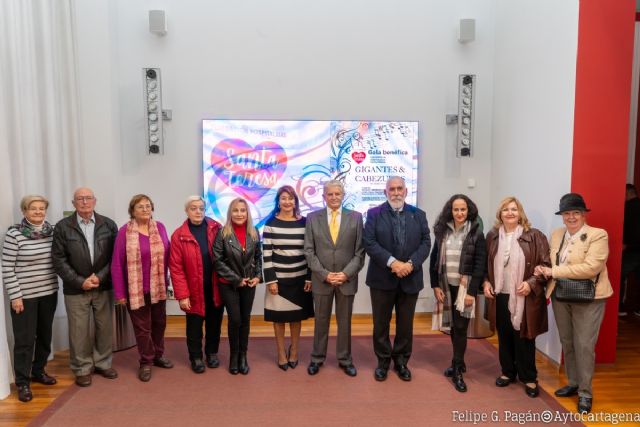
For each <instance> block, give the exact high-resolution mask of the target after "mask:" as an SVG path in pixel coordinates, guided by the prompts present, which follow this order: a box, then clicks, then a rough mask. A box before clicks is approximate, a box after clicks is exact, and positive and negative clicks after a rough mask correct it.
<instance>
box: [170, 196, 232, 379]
mask: <svg viewBox="0 0 640 427" xmlns="http://www.w3.org/2000/svg"><path fill="white" fill-rule="evenodd" d="M184 207H185V212H186V213H187V220H186V221H185V222H184V223H183V224H182V225H181V226H180V227H178V229H177V230H176V231H174V232H173V235H172V236H171V255H170V259H169V269H170V271H171V281H172V283H173V290H174V293H175V297H176V299H177V300H178V302H179V304H180V309H182V310H183V311H184V312H185V313H186V326H187V328H186V329H187V331H186V334H187V349H188V351H189V360H190V361H191V369H192V370H193V372H195V373H197V374H201V373H203V372H204V371H205V366H204V362H203V360H202V324H203V323H204V327H205V345H204V354H205V355H206V363H207V366H208V367H209V368H217V367H218V366H220V361H219V360H218V346H219V344H220V326H221V324H222V315H223V313H224V306H223V305H222V300H221V298H220V294H219V292H218V289H217V283H216V282H217V278H216V274H215V271H214V268H213V251H212V250H211V249H212V246H213V242H214V240H215V238H216V235H217V234H218V230H219V229H220V227H221V225H220V223H218V222H216V221H214V220H212V219H211V218H207V217H205V214H204V212H205V204H204V199H202V197H200V196H189V197H188V198H187V200H186V202H185V204H184Z"/></svg>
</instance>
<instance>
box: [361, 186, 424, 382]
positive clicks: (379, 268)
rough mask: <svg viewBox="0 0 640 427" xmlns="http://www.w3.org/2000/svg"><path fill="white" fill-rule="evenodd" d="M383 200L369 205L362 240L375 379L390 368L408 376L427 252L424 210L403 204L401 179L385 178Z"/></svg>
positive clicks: (404, 377)
mask: <svg viewBox="0 0 640 427" xmlns="http://www.w3.org/2000/svg"><path fill="white" fill-rule="evenodd" d="M384 194H385V196H386V197H387V201H386V202H384V203H383V204H381V205H380V206H376V207H374V208H371V209H369V211H368V212H367V219H366V223H365V227H364V235H363V243H364V247H365V251H366V253H367V254H369V257H370V258H371V259H370V260H369V268H368V270H367V279H366V283H367V286H369V288H370V291H371V306H372V314H373V349H374V351H375V354H376V357H377V358H378V367H377V368H376V370H375V373H374V378H375V379H376V380H377V381H384V380H385V379H387V371H388V370H389V365H390V364H391V360H392V359H393V363H394V370H395V371H396V373H397V374H398V377H400V379H401V380H403V381H411V371H409V369H408V368H407V363H408V361H409V358H410V357H411V347H412V343H413V316H414V313H415V309H416V302H417V300H418V293H419V292H420V290H421V289H422V288H424V282H423V277H422V264H423V263H424V261H425V260H426V259H427V257H428V256H429V250H430V249H431V238H430V237H429V225H428V224H427V216H426V214H425V213H424V211H423V210H421V209H418V208H416V207H415V206H411V205H409V204H406V203H405V199H406V197H407V186H406V184H405V181H404V178H401V177H399V176H392V177H390V178H389V179H388V180H387V184H386V188H385V190H384ZM394 308H395V311H396V335H395V339H394V342H393V346H392V345H391V341H390V339H389V327H390V323H391V314H392V312H393V309H394Z"/></svg>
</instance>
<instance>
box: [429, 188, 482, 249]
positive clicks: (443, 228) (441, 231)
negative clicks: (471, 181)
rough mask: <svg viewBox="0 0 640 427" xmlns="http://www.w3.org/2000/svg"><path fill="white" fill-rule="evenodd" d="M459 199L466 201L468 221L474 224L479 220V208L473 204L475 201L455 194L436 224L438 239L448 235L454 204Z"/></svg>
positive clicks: (435, 232) (443, 209) (434, 227)
mask: <svg viewBox="0 0 640 427" xmlns="http://www.w3.org/2000/svg"><path fill="white" fill-rule="evenodd" d="M458 199H462V200H464V201H465V203H466V204H467V210H468V211H467V221H469V222H470V223H473V222H474V221H475V220H476V219H478V207H477V206H476V204H475V203H473V200H471V199H470V198H469V197H467V196H466V195H464V194H454V195H453V196H451V197H450V198H449V200H447V203H445V204H444V207H443V208H442V212H440V215H438V219H437V220H436V224H435V225H434V226H433V234H435V236H436V239H438V240H440V239H441V238H443V237H444V235H445V234H446V233H447V228H448V226H447V223H448V222H451V221H453V202H454V201H456V200H458Z"/></svg>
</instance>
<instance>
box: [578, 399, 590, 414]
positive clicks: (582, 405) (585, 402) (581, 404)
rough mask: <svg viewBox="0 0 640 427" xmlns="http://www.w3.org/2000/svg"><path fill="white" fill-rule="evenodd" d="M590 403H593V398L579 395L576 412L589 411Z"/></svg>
mask: <svg viewBox="0 0 640 427" xmlns="http://www.w3.org/2000/svg"><path fill="white" fill-rule="evenodd" d="M591 403H593V398H591V397H583V396H580V397H579V398H578V412H580V413H583V412H591Z"/></svg>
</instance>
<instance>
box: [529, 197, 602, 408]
mask: <svg viewBox="0 0 640 427" xmlns="http://www.w3.org/2000/svg"><path fill="white" fill-rule="evenodd" d="M586 212H589V209H587V207H586V204H585V202H584V199H583V198H582V196H581V195H580V194H577V193H569V194H565V195H564V196H562V198H561V199H560V209H559V210H558V212H556V215H562V222H563V223H564V225H565V227H561V228H559V229H557V230H555V231H554V232H553V233H552V234H551V244H550V246H551V254H550V255H551V263H552V267H544V266H538V267H536V272H537V273H538V274H544V275H545V276H546V277H549V278H551V279H552V280H551V281H550V283H549V285H548V286H547V298H549V297H551V303H552V305H553V312H554V315H555V318H556V323H557V325H558V332H559V333H560V341H561V342H562V351H563V353H564V361H565V372H566V374H567V378H568V380H569V384H568V385H566V386H564V387H562V388H560V389H558V390H556V392H555V395H556V396H558V397H569V396H574V395H576V394H577V395H578V412H590V411H591V404H592V401H593V394H592V390H591V380H592V378H593V371H594V366H595V346H596V341H597V340H598V332H599V331H600V324H601V323H602V319H603V317H604V307H605V302H606V299H607V298H609V297H610V296H611V295H612V294H613V289H612V288H611V283H610V282H609V276H608V274H607V266H606V261H607V257H608V256H609V241H608V239H609V237H608V235H607V232H606V231H605V230H603V229H601V228H594V227H590V226H588V225H587V223H586ZM565 279H573V281H572V280H565ZM585 280H590V281H592V282H593V284H594V285H595V296H594V297H593V299H591V300H590V301H583V302H569V301H568V300H571V299H573V298H572V297H571V296H570V295H566V296H565V297H562V296H561V295H559V291H562V290H564V289H565V288H566V289H568V288H567V285H569V286H572V287H573V289H577V287H578V285H579V283H578V281H583V282H584V281H585ZM559 282H561V283H559ZM559 285H562V287H563V289H560V288H558V289H556V287H557V286H559ZM569 291H570V290H569ZM561 299H562V300H564V301H561Z"/></svg>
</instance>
